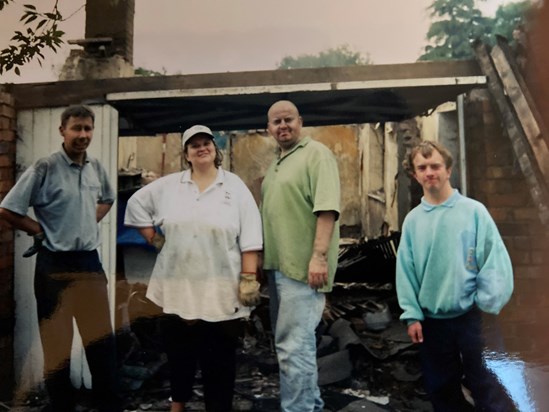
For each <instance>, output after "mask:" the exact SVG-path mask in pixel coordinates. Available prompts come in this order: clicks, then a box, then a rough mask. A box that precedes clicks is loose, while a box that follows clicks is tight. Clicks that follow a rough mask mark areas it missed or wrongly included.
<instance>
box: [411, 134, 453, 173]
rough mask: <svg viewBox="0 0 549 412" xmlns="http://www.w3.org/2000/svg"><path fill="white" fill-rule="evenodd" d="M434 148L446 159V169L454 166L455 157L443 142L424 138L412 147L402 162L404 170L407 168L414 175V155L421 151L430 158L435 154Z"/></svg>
mask: <svg viewBox="0 0 549 412" xmlns="http://www.w3.org/2000/svg"><path fill="white" fill-rule="evenodd" d="M433 150H436V151H437V152H439V153H440V155H441V156H442V159H443V160H444V165H445V166H446V169H449V168H451V167H452V164H453V163H454V159H453V158H452V154H451V153H450V151H449V150H448V149H447V148H446V147H445V146H444V145H443V144H441V143H438V142H434V141H432V140H423V141H422V142H420V143H418V144H417V145H415V146H414V147H412V150H410V153H408V155H407V156H406V157H405V159H404V161H403V162H402V166H403V167H404V170H406V171H407V172H408V173H409V174H410V175H413V174H414V157H416V155H417V154H418V153H419V154H421V155H422V156H423V157H425V158H429V157H431V155H432V154H433Z"/></svg>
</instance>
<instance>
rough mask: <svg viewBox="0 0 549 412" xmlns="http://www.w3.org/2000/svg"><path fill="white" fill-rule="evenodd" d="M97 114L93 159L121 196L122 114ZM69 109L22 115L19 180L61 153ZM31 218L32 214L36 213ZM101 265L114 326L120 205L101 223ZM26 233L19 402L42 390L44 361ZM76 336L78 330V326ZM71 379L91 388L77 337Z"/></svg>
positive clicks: (18, 333)
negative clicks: (63, 124) (39, 163)
mask: <svg viewBox="0 0 549 412" xmlns="http://www.w3.org/2000/svg"><path fill="white" fill-rule="evenodd" d="M91 108H92V109H93V111H94V112H95V132H94V137H93V140H92V143H91V145H90V148H89V153H90V154H91V155H92V156H94V157H96V158H98V159H100V161H101V162H102V164H103V166H104V167H105V169H106V170H107V173H108V175H109V176H110V179H111V184H112V185H113V188H114V190H115V191H116V187H117V169H118V165H117V162H118V156H117V150H118V112H117V111H116V110H115V109H113V108H112V107H111V106H108V105H101V106H99V105H95V106H91ZM64 109H65V108H64V107H62V108H54V109H37V110H25V111H20V112H18V113H17V134H18V139H17V147H16V165H17V176H16V178H19V176H21V174H22V173H23V171H24V170H26V168H28V167H29V166H30V165H32V164H33V163H34V162H35V161H36V160H38V159H39V158H41V157H45V156H48V155H49V154H51V153H53V152H55V151H57V150H60V149H61V143H62V141H63V138H62V137H61V135H60V134H59V124H60V115H61V113H62V112H63V110H64ZM31 215H32V211H31ZM101 237H102V246H101V248H100V251H99V252H100V255H101V260H102V262H103V266H104V268H105V272H106V274H107V278H108V280H109V298H110V299H111V313H112V316H113V324H114V310H113V309H114V297H115V283H116V279H115V276H116V272H115V268H116V204H114V205H113V207H112V209H111V211H110V212H109V214H108V215H107V216H106V217H105V218H104V219H103V220H102V221H101ZM30 244H31V238H30V237H29V236H27V235H26V233H24V232H21V231H16V233H15V293H14V294H15V336H14V346H15V359H14V364H15V365H14V366H15V383H16V397H17V396H18V395H23V394H24V393H25V392H26V391H28V390H29V389H31V388H35V387H37V386H42V382H43V380H42V374H43V363H44V359H43V356H42V345H41V343H40V336H39V332H38V320H37V316H36V302H35V298H34V286H33V284H34V264H35V258H34V257H31V258H27V259H24V258H22V257H21V255H22V253H23V252H24V251H25V250H26V249H27V248H28V247H29V246H30ZM75 330H78V328H77V326H76V324H75ZM72 354H73V357H72V362H71V379H72V381H73V384H74V385H75V386H76V387H80V386H81V385H85V386H86V387H88V388H89V387H90V386H91V377H90V373H89V369H88V366H87V362H86V359H85V356H84V352H83V349H82V341H81V339H80V336H79V335H78V334H75V338H74V341H73V349H72Z"/></svg>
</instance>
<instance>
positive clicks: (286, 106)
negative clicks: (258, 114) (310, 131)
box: [267, 100, 299, 121]
mask: <svg viewBox="0 0 549 412" xmlns="http://www.w3.org/2000/svg"><path fill="white" fill-rule="evenodd" d="M278 110H285V111H290V112H294V113H295V114H296V115H297V116H298V117H299V110H297V107H296V105H295V104H293V103H292V102H291V101H289V100H279V101H277V102H275V103H273V104H272V106H271V107H270V108H269V111H268V112H267V121H269V120H270V119H271V117H272V115H273V113H274V112H276V111H278Z"/></svg>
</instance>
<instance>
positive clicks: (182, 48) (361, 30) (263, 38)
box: [0, 0, 510, 83]
mask: <svg viewBox="0 0 549 412" xmlns="http://www.w3.org/2000/svg"><path fill="white" fill-rule="evenodd" d="M508 2H510V1H509V0H485V1H477V3H478V5H479V7H480V8H481V9H482V10H483V11H484V12H485V14H487V15H490V14H493V12H494V11H495V9H496V8H497V6H498V5H499V4H502V3H508ZM27 3H34V4H37V6H38V8H39V10H42V11H46V10H47V7H48V6H51V5H53V4H54V0H39V1H38V0H16V4H11V5H9V6H7V7H6V8H5V9H4V10H3V11H1V12H0V48H4V47H6V45H7V44H8V42H9V39H10V37H11V36H12V35H13V30H16V29H21V27H22V26H21V25H20V24H19V23H18V19H19V17H20V16H21V14H22V10H23V7H22V5H23V4H27ZM135 3H136V10H135V20H134V24H135V26H134V36H135V37H134V66H135V67H143V68H146V69H150V70H155V71H160V72H164V71H165V72H166V74H190V73H214V72H227V71H248V70H269V69H274V68H276V66H277V64H278V63H279V62H280V61H281V60H282V58H283V57H285V56H288V55H291V56H297V55H300V54H304V53H307V54H309V53H315V54H316V53H318V52H320V51H322V50H326V49H328V48H332V47H338V46H340V45H344V44H346V45H348V46H349V47H350V48H351V49H353V50H355V51H358V52H360V53H362V54H363V55H365V56H366V55H369V56H370V58H371V60H372V61H373V62H374V63H375V64H387V63H406V62H413V61H415V60H417V58H418V57H419V56H420V55H421V54H422V50H423V47H424V46H425V44H426V40H425V35H426V33H427V29H428V27H429V24H430V20H429V15H428V11H427V7H428V6H429V5H430V4H431V3H432V0H136V2H135ZM83 5H84V2H83V1H82V2H79V1H75V0H59V7H60V11H61V13H62V14H63V16H64V17H68V16H71V15H72V16H71V17H70V18H69V19H68V20H67V21H66V22H63V23H62V27H61V29H62V30H63V31H65V32H66V33H67V34H66V37H65V40H71V39H81V38H83V37H84V21H85V15H84V13H85V12H84V8H83ZM73 47H76V48H77V46H71V45H68V44H66V43H65V44H64V45H63V47H62V48H61V49H60V51H59V52H58V53H57V54H53V53H47V54H46V60H45V62H44V63H43V67H40V66H39V65H38V64H36V63H33V64H28V65H26V66H25V67H23V68H22V70H21V76H16V75H15V74H10V73H8V74H4V75H3V76H1V77H0V83H7V82H16V83H22V82H24V83H28V82H42V81H54V80H56V79H57V74H58V73H59V70H60V68H61V66H62V65H63V63H64V61H65V59H66V57H67V56H68V54H69V52H70V49H71V48H73Z"/></svg>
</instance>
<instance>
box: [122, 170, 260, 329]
mask: <svg viewBox="0 0 549 412" xmlns="http://www.w3.org/2000/svg"><path fill="white" fill-rule="evenodd" d="M124 224H125V225H128V226H134V227H138V228H139V227H150V226H160V227H161V229H162V231H163V232H164V235H165V236H166V243H165V244H164V247H163V248H162V251H161V252H160V253H159V255H158V257H157V259H156V263H155V266H154V269H153V272H152V275H151V279H150V281H149V286H148V289H147V297H148V298H149V299H151V300H152V301H153V302H154V303H156V304H157V305H158V306H160V307H162V308H163V310H164V312H165V313H174V314H177V315H179V316H180V317H182V318H183V319H203V320H206V321H210V322H216V321H222V320H229V319H236V318H241V317H247V316H249V314H250V311H251V308H249V307H246V306H242V305H241V304H240V303H239V301H238V282H239V276H240V271H241V253H242V252H247V251H254V250H261V249H262V247H263V240H262V233H261V217H260V215H259V210H258V208H257V205H256V203H255V200H254V198H253V196H252V194H251V192H250V191H249V189H248V187H247V186H246V185H245V184H244V182H243V181H242V180H241V179H240V178H239V177H238V176H236V175H235V174H233V173H231V172H228V171H225V170H223V169H221V168H219V169H218V172H217V178H216V180H215V181H214V183H213V184H212V185H211V186H210V187H208V188H207V189H206V190H204V191H203V192H202V193H200V192H199V190H198V186H197V185H196V184H195V183H194V182H193V181H192V180H191V173H190V170H186V171H184V172H179V173H174V174H171V175H168V176H165V177H162V178H160V179H158V180H156V181H154V182H152V183H150V184H148V185H147V186H145V187H143V188H142V189H140V190H138V191H137V192H136V193H134V194H133V196H132V197H131V198H130V199H129V201H128V205H127V208H126V215H125V218H124Z"/></svg>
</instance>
